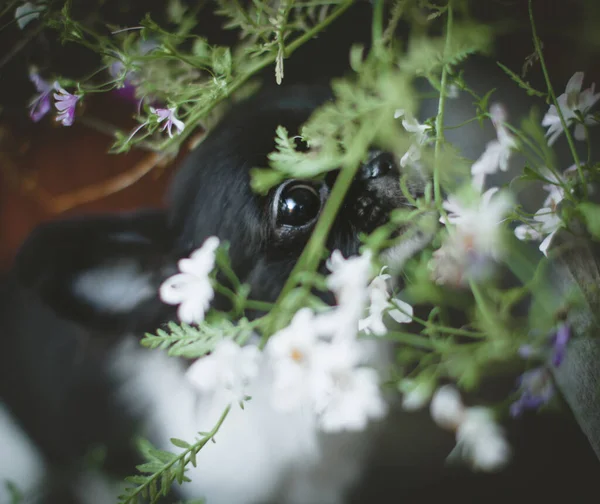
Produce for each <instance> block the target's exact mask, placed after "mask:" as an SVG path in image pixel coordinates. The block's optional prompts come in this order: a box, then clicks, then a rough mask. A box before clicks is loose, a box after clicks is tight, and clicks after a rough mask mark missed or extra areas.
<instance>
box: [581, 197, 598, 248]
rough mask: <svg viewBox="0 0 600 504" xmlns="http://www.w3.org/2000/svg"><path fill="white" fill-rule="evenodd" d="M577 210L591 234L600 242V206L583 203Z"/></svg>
mask: <svg viewBox="0 0 600 504" xmlns="http://www.w3.org/2000/svg"><path fill="white" fill-rule="evenodd" d="M577 210H578V211H579V214H580V215H581V216H582V218H583V221H584V222H585V225H586V227H587V230H588V231H589V233H590V234H591V235H592V236H593V237H594V238H595V239H596V240H600V205H596V204H595V203H589V202H583V203H579V205H577Z"/></svg>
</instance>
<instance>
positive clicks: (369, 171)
mask: <svg viewBox="0 0 600 504" xmlns="http://www.w3.org/2000/svg"><path fill="white" fill-rule="evenodd" d="M394 166H395V165H394V158H393V156H392V155H391V154H389V153H388V152H381V151H376V152H373V153H372V154H371V156H369V159H368V160H367V161H366V162H365V163H363V165H362V166H361V167H360V169H359V171H358V174H357V176H356V178H357V179H358V180H369V179H375V178H379V177H383V176H384V175H386V174H387V173H389V172H390V171H391V170H392V169H393V168H394Z"/></svg>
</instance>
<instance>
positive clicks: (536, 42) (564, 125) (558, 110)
mask: <svg viewBox="0 0 600 504" xmlns="http://www.w3.org/2000/svg"><path fill="white" fill-rule="evenodd" d="M529 22H530V23H531V32H532V35H533V44H534V46H535V52H536V54H537V55H538V58H539V60H540V66H541V67H542V72H543V73H544V79H545V81H546V87H547V88H548V94H549V95H550V99H551V100H552V104H553V105H554V106H555V107H556V113H557V114H558V117H559V118H560V124H561V125H562V128H563V130H564V132H565V136H566V137H567V142H568V144H569V149H570V150H571V155H572V156H573V160H574V161H575V165H576V166H577V173H579V177H580V178H581V183H582V184H583V191H584V197H585V198H587V184H586V182H585V176H584V175H583V169H582V168H581V161H580V160H579V155H578V154H577V149H576V148H575V142H574V141H573V137H572V136H571V132H570V131H569V126H568V124H567V122H566V121H565V117H564V115H563V113H562V110H561V108H560V106H559V105H558V101H557V100H556V94H555V93H554V89H553V88H552V83H551V82H550V75H549V74H548V68H547V67H546V62H545V60H544V54H543V53H542V48H541V46H540V39H539V38H538V36H537V31H536V28H535V21H534V19H533V5H532V0H529Z"/></svg>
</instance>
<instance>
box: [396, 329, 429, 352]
mask: <svg viewBox="0 0 600 504" xmlns="http://www.w3.org/2000/svg"><path fill="white" fill-rule="evenodd" d="M385 337H386V338H389V339H391V340H393V341H396V342H398V343H403V344H405V345H408V346H411V347H416V348H423V349H425V350H437V345H436V343H435V341H433V340H431V339H430V338H425V337H423V336H419V335H418V334H413V333H409V332H404V331H389V332H387V333H386V335H385Z"/></svg>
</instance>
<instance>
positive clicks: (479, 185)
mask: <svg viewBox="0 0 600 504" xmlns="http://www.w3.org/2000/svg"><path fill="white" fill-rule="evenodd" d="M490 115H491V116H492V124H493V125H494V128H495V129H496V137H497V138H496V139H495V140H492V141H491V142H489V143H488V144H487V145H486V148H485V151H484V152H483V154H482V155H481V156H480V157H479V159H478V160H477V161H475V163H473V166H472V167H471V175H472V176H473V185H474V187H475V188H476V189H478V190H482V189H483V186H484V183H485V177H486V175H491V174H494V173H497V171H498V169H500V170H501V171H507V170H508V160H509V158H510V154H511V152H512V151H513V150H514V149H515V148H516V146H517V143H516V141H515V138H514V137H513V136H512V134H511V133H510V132H509V131H508V129H507V128H506V126H505V125H504V122H505V121H506V110H505V109H504V107H503V106H502V105H500V104H499V103H496V104H494V105H492V106H491V107H490Z"/></svg>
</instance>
